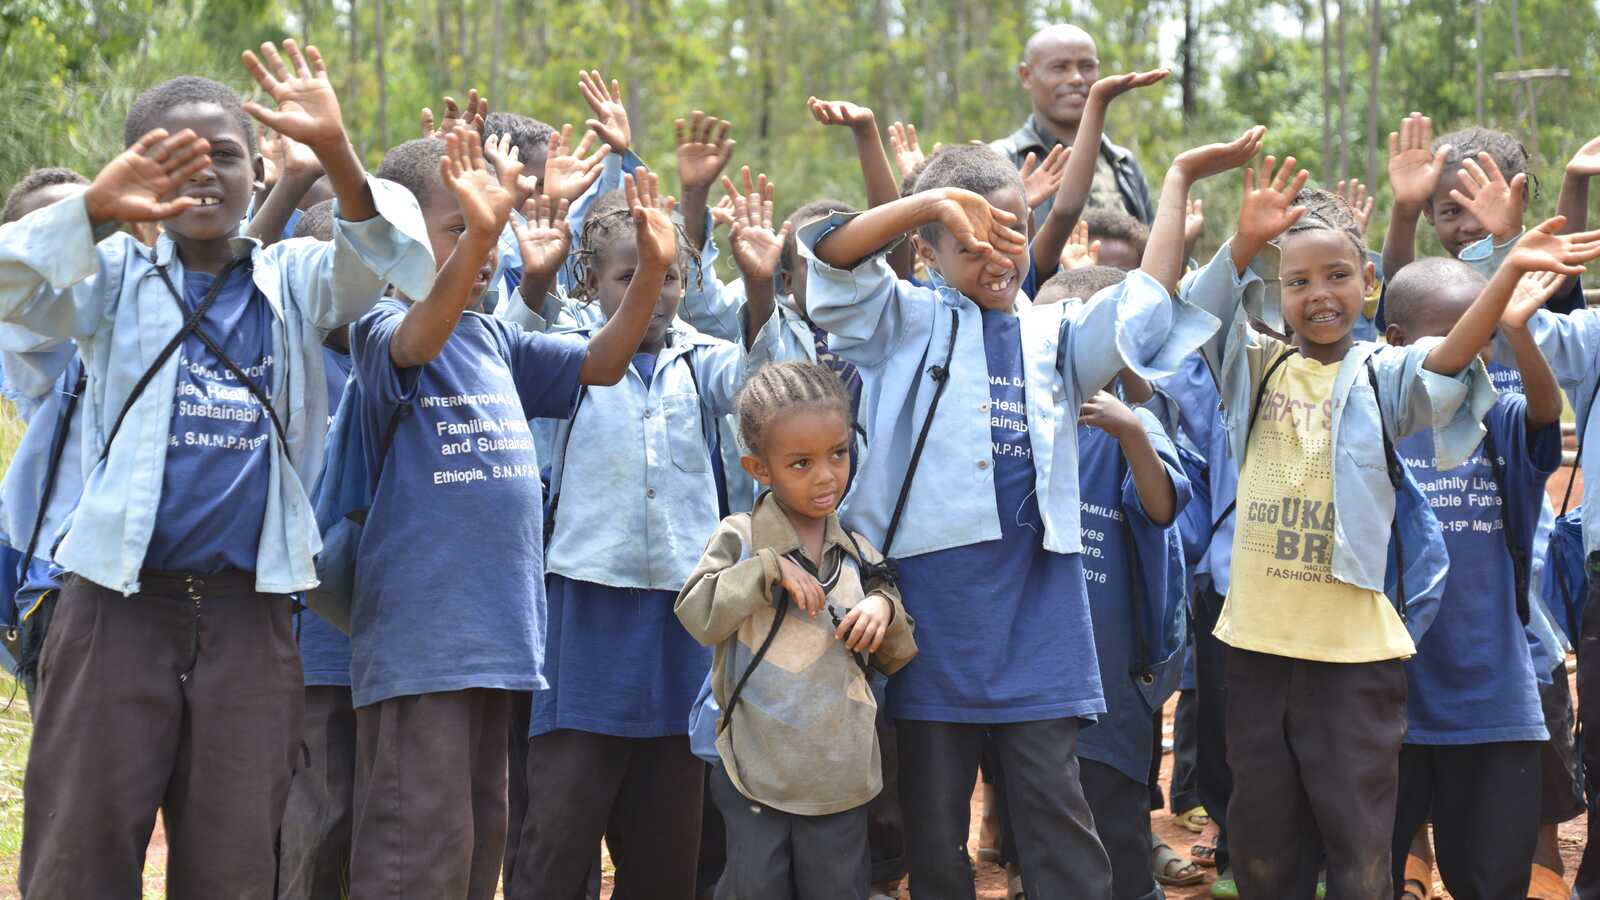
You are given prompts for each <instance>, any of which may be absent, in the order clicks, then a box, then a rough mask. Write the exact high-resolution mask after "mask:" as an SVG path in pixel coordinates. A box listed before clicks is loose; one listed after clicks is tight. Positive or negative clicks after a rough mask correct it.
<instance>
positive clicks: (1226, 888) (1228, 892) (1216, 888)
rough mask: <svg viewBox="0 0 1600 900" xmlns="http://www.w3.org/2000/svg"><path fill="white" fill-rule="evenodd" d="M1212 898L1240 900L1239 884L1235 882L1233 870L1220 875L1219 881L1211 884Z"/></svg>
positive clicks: (1217, 899)
mask: <svg viewBox="0 0 1600 900" xmlns="http://www.w3.org/2000/svg"><path fill="white" fill-rule="evenodd" d="M1211 896H1212V897H1214V898H1216V900H1239V883H1238V882H1237V881H1234V880H1233V870H1232V869H1229V870H1227V871H1226V872H1223V873H1222V874H1220V875H1218V876H1217V880H1216V881H1213V882H1211Z"/></svg>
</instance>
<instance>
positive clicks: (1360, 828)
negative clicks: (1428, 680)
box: [1227, 648, 1406, 900]
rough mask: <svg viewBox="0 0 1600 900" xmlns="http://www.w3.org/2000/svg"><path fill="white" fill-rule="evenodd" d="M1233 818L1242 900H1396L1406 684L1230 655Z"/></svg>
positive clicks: (1378, 671) (1358, 667) (1361, 666)
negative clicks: (1322, 882) (1393, 847)
mask: <svg viewBox="0 0 1600 900" xmlns="http://www.w3.org/2000/svg"><path fill="white" fill-rule="evenodd" d="M1227 679H1228V764H1229V766H1230V767H1231V768H1232V769H1233V797H1232V798H1231V802H1230V804H1229V806H1228V827H1229V830H1230V836H1231V839H1232V850H1233V874H1234V877H1235V879H1237V881H1238V883H1239V896H1240V897H1242V898H1244V900H1311V898H1313V897H1314V896H1316V891H1317V869H1318V863H1319V860H1320V859H1322V858H1323V856H1324V855H1325V856H1326V864H1327V871H1328V896H1329V897H1330V898H1333V900H1392V898H1393V896H1394V884H1393V876H1392V873H1391V871H1390V870H1391V868H1392V867H1391V863H1390V855H1391V854H1390V846H1389V845H1390V838H1391V837H1392V835H1393V834H1394V822H1395V804H1396V792H1397V790H1398V781H1399V758H1400V739H1401V737H1402V736H1403V735H1404V734H1405V728H1406V714H1405V703H1406V673H1405V666H1404V664H1403V663H1402V662H1401V661H1400V660H1397V659H1395V660H1384V661H1382V662H1370V663H1323V662H1311V661H1308V660H1302V659H1291V658H1288V657H1283V656H1273V655H1270V654H1266V653H1253V652H1251V651H1249V650H1239V649H1235V648H1229V651H1228V661H1227Z"/></svg>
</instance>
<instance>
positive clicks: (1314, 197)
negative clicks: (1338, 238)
mask: <svg viewBox="0 0 1600 900" xmlns="http://www.w3.org/2000/svg"><path fill="white" fill-rule="evenodd" d="M1294 205H1295V206H1303V207H1305V210H1306V213H1305V215H1303V216H1301V217H1300V219H1299V221H1297V222H1295V223H1294V224H1293V225H1290V226H1289V230H1288V231H1286V232H1284V234H1285V235H1290V234H1299V233H1300V232H1303V231H1317V230H1325V231H1342V232H1344V235H1345V237H1347V238H1349V239H1350V244H1351V246H1352V247H1354V248H1355V251H1356V259H1358V260H1360V261H1361V262H1363V263H1365V262H1366V261H1367V242H1366V239H1365V238H1363V237H1362V235H1361V226H1360V225H1359V224H1357V222H1356V216H1355V211H1354V210H1352V209H1351V208H1350V204H1349V203H1347V202H1345V199H1344V198H1343V197H1341V196H1339V195H1338V194H1335V193H1333V192H1332V191H1325V190H1323V189H1322V188H1313V187H1308V188H1301V189H1300V193H1298V194H1296V195H1295V198H1294Z"/></svg>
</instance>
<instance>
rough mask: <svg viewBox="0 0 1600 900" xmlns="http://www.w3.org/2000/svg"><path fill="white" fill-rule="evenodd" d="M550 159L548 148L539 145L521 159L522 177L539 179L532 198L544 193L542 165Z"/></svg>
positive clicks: (545, 145) (547, 146) (544, 145)
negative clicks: (530, 176)
mask: <svg viewBox="0 0 1600 900" xmlns="http://www.w3.org/2000/svg"><path fill="white" fill-rule="evenodd" d="M549 159H550V147H549V145H547V144H543V145H540V147H539V149H537V150H535V151H533V152H532V153H529V154H528V155H527V156H525V157H523V158H522V174H523V177H527V176H529V175H532V176H534V177H536V178H538V179H539V181H538V185H539V186H538V187H537V188H535V189H534V191H533V196H535V197H538V196H540V195H541V194H543V193H544V164H545V163H546V162H548V161H549Z"/></svg>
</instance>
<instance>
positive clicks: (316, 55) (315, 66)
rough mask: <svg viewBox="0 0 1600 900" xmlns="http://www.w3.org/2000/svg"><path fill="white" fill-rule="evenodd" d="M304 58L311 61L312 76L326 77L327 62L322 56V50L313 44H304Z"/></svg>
mask: <svg viewBox="0 0 1600 900" xmlns="http://www.w3.org/2000/svg"><path fill="white" fill-rule="evenodd" d="M306 59H307V60H308V61H309V62H310V63H311V76H312V77H313V78H323V79H325V78H327V77H328V62H327V60H325V59H323V58H322V51H321V50H318V49H317V47H316V45H315V44H307V45H306Z"/></svg>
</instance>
